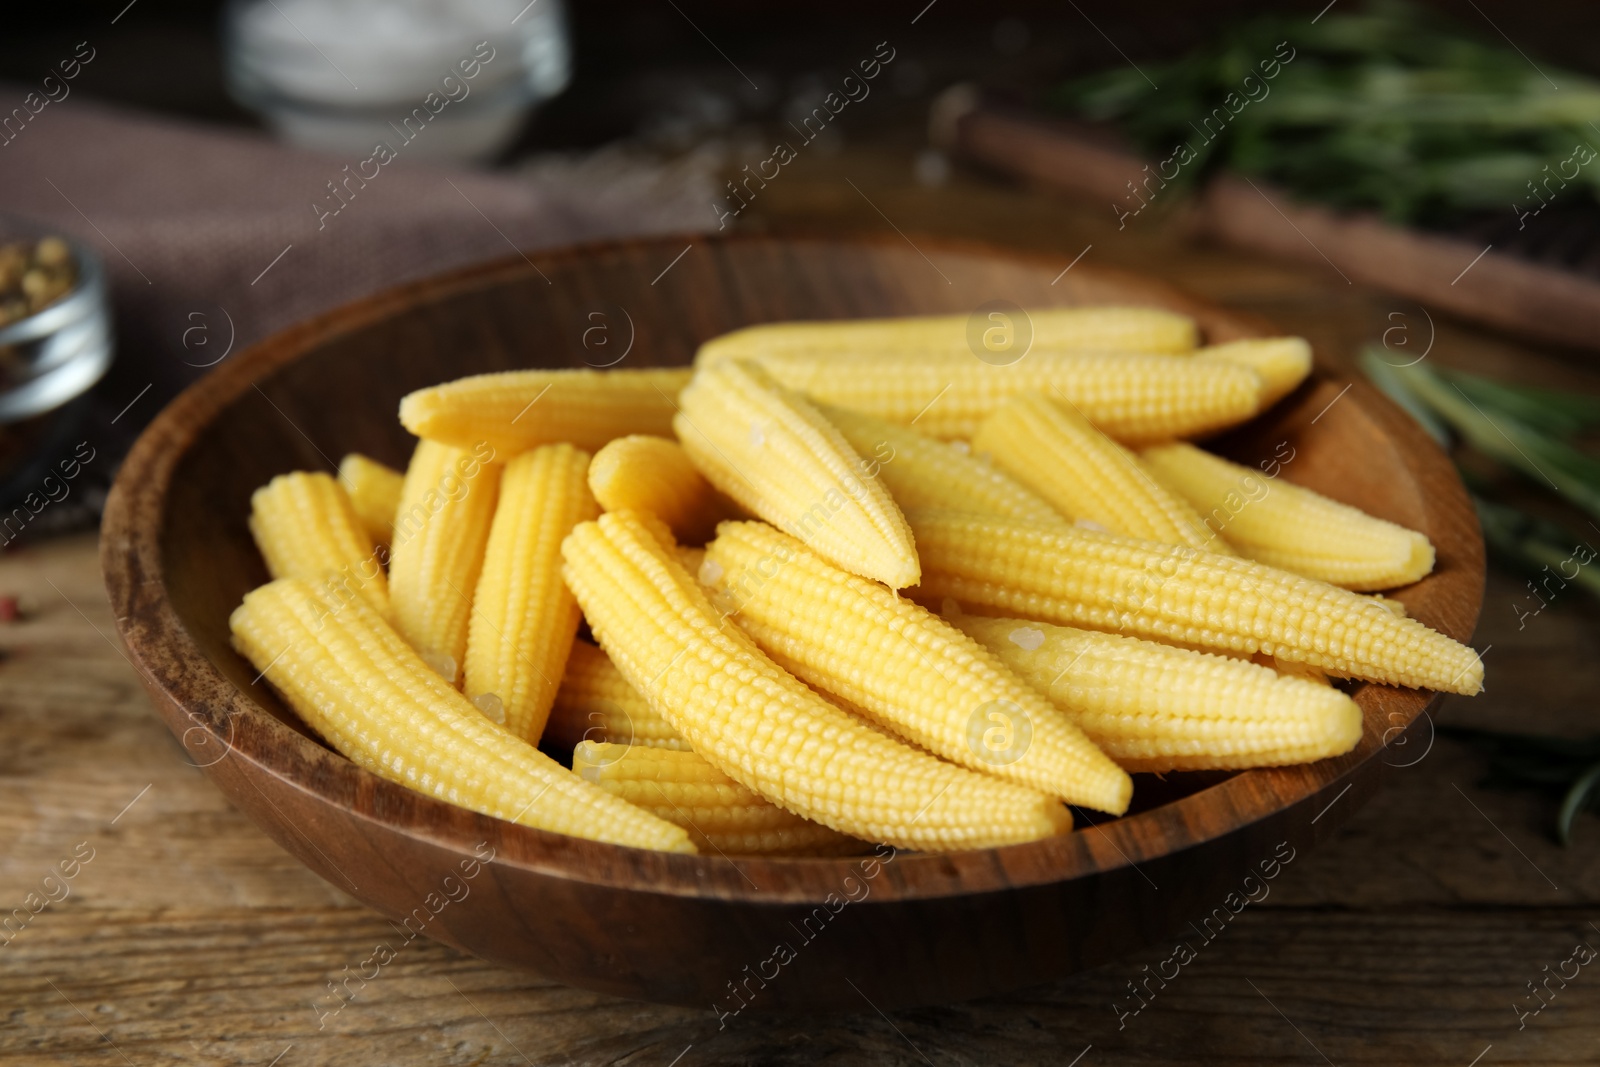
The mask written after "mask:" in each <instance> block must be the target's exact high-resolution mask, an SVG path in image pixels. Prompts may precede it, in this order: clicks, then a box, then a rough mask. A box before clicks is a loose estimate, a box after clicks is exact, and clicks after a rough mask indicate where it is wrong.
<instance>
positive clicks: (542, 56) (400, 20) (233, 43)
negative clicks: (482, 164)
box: [223, 0, 571, 163]
mask: <svg viewBox="0 0 1600 1067" xmlns="http://www.w3.org/2000/svg"><path fill="white" fill-rule="evenodd" d="M223 29H224V38H225V46H226V49H227V65H228V85H229V89H230V91H231V92H232V94H233V96H234V97H235V98H236V99H238V100H239V101H240V102H241V103H242V104H244V105H245V106H246V107H248V108H250V109H252V110H254V111H256V112H257V113H259V114H260V115H261V116H262V117H263V118H264V119H265V120H266V122H267V124H268V125H269V126H270V127H271V128H272V129H273V131H274V132H275V133H277V134H278V135H279V136H280V137H282V138H283V139H284V140H287V141H289V142H291V143H294V144H299V145H303V146H305V147H308V148H316V149H320V150H324V151H328V152H333V153H360V154H361V156H362V157H367V156H369V155H371V154H374V153H376V154H377V155H379V156H381V157H383V158H380V159H379V160H378V162H379V163H383V162H387V161H388V159H391V158H397V157H399V158H406V159H426V160H434V161H482V160H488V159H492V158H493V157H495V156H496V155H498V154H499V153H500V152H502V151H503V150H504V149H505V148H506V146H507V145H509V144H510V143H511V141H512V140H513V139H514V138H515V137H516V135H517V133H518V132H519V131H520V130H521V128H522V125H523V123H524V121H525V120H526V119H527V117H528V115H529V114H530V113H531V112H532V110H533V109H534V108H535V107H537V106H538V105H539V104H540V103H541V102H543V101H545V100H548V99H549V98H550V97H553V96H555V95H556V94H557V93H559V92H561V90H562V89H564V88H565V87H566V85H567V82H568V81H569V80H570V78H571V49H570V45H569V43H568V39H567V20H566V12H565V9H564V7H563V3H562V0H532V2H529V0H230V2H229V4H228V5H227V8H226V11H225V13H224V26H223ZM379 146H382V147H381V148H380V147H379Z"/></svg>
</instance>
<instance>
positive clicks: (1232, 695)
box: [950, 615, 1362, 772]
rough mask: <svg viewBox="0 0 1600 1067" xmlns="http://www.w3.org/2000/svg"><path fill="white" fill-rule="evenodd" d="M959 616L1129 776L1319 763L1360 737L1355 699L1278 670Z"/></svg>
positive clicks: (1087, 633)
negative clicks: (1142, 773) (1129, 774)
mask: <svg viewBox="0 0 1600 1067" xmlns="http://www.w3.org/2000/svg"><path fill="white" fill-rule="evenodd" d="M950 621H951V622H952V623H954V624H955V625H956V626H958V627H960V628H961V629H962V630H964V631H965V632H966V633H967V634H968V635H970V636H971V637H973V638H974V639H976V640H977V641H978V642H979V643H980V644H982V645H984V646H985V647H987V648H988V649H989V650H990V651H991V652H993V653H994V654H995V656H997V657H998V658H999V659H1000V661H1001V662H1002V663H1004V664H1005V665H1006V666H1007V667H1009V668H1011V669H1012V670H1013V671H1015V672H1016V673H1017V675H1018V677H1020V678H1022V679H1023V680H1024V681H1026V682H1027V683H1028V684H1030V685H1032V686H1034V687H1035V688H1036V689H1038V690H1039V691H1040V692H1041V693H1044V694H1045V695H1046V696H1048V697H1049V698H1050V699H1051V700H1052V701H1054V702H1055V704H1056V706H1057V707H1059V708H1060V709H1061V710H1062V711H1064V712H1066V713H1067V715H1068V717H1069V718H1071V719H1072V721H1073V722H1075V723H1077V724H1078V726H1079V727H1080V728H1081V729H1082V730H1083V732H1084V733H1086V734H1088V735H1089V737H1090V739H1091V740H1093V741H1094V742H1095V743H1096V744H1098V745H1099V746H1100V747H1101V748H1102V749H1104V750H1105V752H1106V753H1107V755H1109V756H1110V757H1111V758H1112V759H1114V760H1116V761H1117V762H1118V763H1119V764H1121V765H1122V766H1123V767H1125V768H1127V769H1128V770H1130V771H1158V772H1159V771H1178V770H1236V769H1242V768H1245V767H1274V766H1282V765H1284V764H1290V763H1309V762H1311V761H1313V760H1319V759H1326V758H1327V757H1329V756H1338V755H1342V754H1344V753H1346V752H1348V751H1350V750H1351V749H1352V748H1354V747H1355V745H1356V742H1358V741H1360V740H1361V725H1362V723H1361V709H1360V708H1358V707H1357V706H1356V702H1355V701H1353V700H1351V699H1350V698H1349V697H1348V696H1346V695H1345V694H1343V693H1341V692H1339V690H1337V689H1334V688H1333V687H1332V686H1329V685H1324V684H1319V683H1317V682H1313V681H1308V680H1306V679H1304V678H1294V677H1289V676H1287V675H1282V674H1279V673H1277V672H1276V671H1274V670H1273V669H1272V668H1271V667H1258V666H1256V665H1255V664H1254V663H1247V662H1245V661H1244V660H1238V659H1233V658H1231V657H1228V656H1215V655H1211V654H1209V653H1205V652H1191V651H1189V650H1187V649H1182V648H1173V647H1172V646H1171V645H1163V644H1158V643H1157V642H1154V641H1142V640H1140V639H1139V638H1137V637H1121V636H1118V635H1116V634H1104V633H1096V632H1094V631H1092V630H1078V629H1073V628H1072V627H1068V626H1053V625H1051V624H1050V623H1047V622H1026V621H1023V620H1021V619H986V618H979V617H978V616H976V615H958V616H956V617H955V618H952V619H951V620H950Z"/></svg>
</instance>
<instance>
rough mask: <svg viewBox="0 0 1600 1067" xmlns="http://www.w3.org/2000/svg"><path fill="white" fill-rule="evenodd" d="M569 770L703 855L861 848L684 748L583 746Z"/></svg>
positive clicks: (826, 852) (821, 852)
mask: <svg viewBox="0 0 1600 1067" xmlns="http://www.w3.org/2000/svg"><path fill="white" fill-rule="evenodd" d="M572 769H573V771H574V772H575V773H577V774H578V775H580V776H581V777H583V778H585V779H587V780H588V781H591V782H593V783H594V784H595V785H597V786H599V787H600V788H601V789H604V790H605V791H606V792H608V793H610V794H611V795H613V796H618V797H621V798H622V799H623V800H626V801H627V802H628V803H630V804H632V805H634V806H635V807H638V808H642V809H644V810H645V811H648V812H649V813H650V814H652V815H654V816H656V817H657V818H660V819H665V820H666V821H667V822H670V823H672V824H673V825H675V826H681V827H683V828H684V829H685V830H687V831H689V840H691V841H693V842H694V844H695V847H696V848H698V849H701V850H703V851H706V852H720V853H726V854H733V855H741V854H742V855H767V856H840V855H847V854H849V853H851V852H860V851H863V850H864V849H865V848H866V845H865V844H864V843H863V842H861V841H857V840H856V839H855V838H853V837H846V836H845V835H844V834H841V833H839V832H838V831H837V830H830V829H828V828H827V827H826V826H823V825H822V824H821V823H814V822H812V821H810V820H809V819H802V818H801V817H800V816H798V815H795V814H793V813H792V812H787V811H784V810H783V809H782V808H780V807H778V806H777V805H776V804H771V803H768V802H767V801H765V800H762V799H761V798H760V797H759V796H757V795H756V794H754V793H752V792H750V790H748V789H746V788H745V787H744V786H742V785H740V784H739V783H738V782H736V781H734V780H733V779H732V778H729V777H728V776H727V775H725V774H723V773H722V772H721V771H719V770H717V769H716V768H715V767H713V766H712V765H711V764H709V763H707V762H706V760H705V757H703V756H700V755H697V754H696V753H693V752H689V751H686V750H685V751H673V750H672V749H666V748H642V747H638V746H630V745H614V744H605V743H603V742H596V741H583V742H580V743H579V744H578V745H577V746H576V747H575V748H574V749H573V751H572Z"/></svg>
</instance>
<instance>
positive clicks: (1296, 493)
mask: <svg viewBox="0 0 1600 1067" xmlns="http://www.w3.org/2000/svg"><path fill="white" fill-rule="evenodd" d="M1144 459H1145V462H1146V463H1147V464H1148V465H1149V466H1150V468H1151V470H1152V471H1154V473H1155V475H1156V477H1157V478H1159V479H1161V480H1162V481H1163V482H1165V483H1166V484H1167V485H1170V486H1171V487H1172V488H1173V489H1174V490H1176V491H1177V492H1179V493H1181V494H1183V496H1185V497H1187V498H1188V500H1189V501H1190V503H1192V504H1193V505H1194V506H1195V508H1196V509H1197V510H1198V511H1199V512H1200V513H1201V514H1202V515H1205V516H1206V523H1207V525H1208V526H1209V527H1210V528H1211V529H1214V530H1216V531H1217V532H1218V533H1220V534H1221V535H1222V536H1223V538H1224V539H1225V540H1227V541H1228V543H1229V544H1231V545H1233V547H1234V548H1236V549H1238V551H1239V554H1240V555H1242V556H1245V557H1247V558H1249V559H1254V560H1259V561H1260V562H1262V563H1268V564H1271V565H1272V566H1274V567H1281V568H1282V569H1283V570H1286V571H1293V572H1295V573H1296V574H1303V575H1305V576H1306V577H1308V578H1316V579H1318V580H1319V581H1324V582H1329V583H1331V584H1333V585H1339V586H1343V587H1344V588H1346V589H1357V590H1370V589H1392V588H1394V587H1395V586H1399V585H1408V584H1410V583H1411V582H1414V581H1416V580H1418V579H1419V578H1422V577H1423V576H1424V575H1426V574H1428V573H1429V572H1430V571H1432V570H1433V545H1432V544H1430V543H1429V541H1428V539H1427V538H1426V537H1425V536H1423V535H1422V534H1420V533H1417V532H1415V531H1414V530H1408V529H1406V528H1405V527H1403V526H1397V525H1396V524H1394V523H1392V522H1386V521H1385V520H1383V519H1375V518H1373V517H1372V516H1371V515H1368V514H1366V513H1365V512H1362V511H1359V510H1357V509H1356V508H1353V507H1350V506H1349V505H1348V504H1341V503H1339V502H1338V501H1336V500H1329V499H1328V498H1327V497H1325V496H1322V495H1321V494H1320V493H1314V492H1312V491H1311V490H1309V489H1304V488H1302V487H1300V486H1298V485H1294V484H1293V483H1291V482H1288V481H1285V480H1284V479H1282V478H1267V477H1265V476H1263V475H1262V474H1260V473H1258V472H1257V471H1254V470H1251V469H1250V468H1249V467H1241V466H1239V465H1238V464H1235V463H1229V462H1228V461H1227V460H1225V459H1222V458H1220V457H1218V456H1213V455H1212V454H1211V453H1209V452H1206V451H1203V450H1201V449H1198V448H1195V447H1194V446H1193V445H1187V444H1170V445H1158V446H1155V447H1153V448H1148V449H1146V450H1145V451H1144Z"/></svg>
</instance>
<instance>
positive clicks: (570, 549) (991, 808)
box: [562, 511, 1071, 851]
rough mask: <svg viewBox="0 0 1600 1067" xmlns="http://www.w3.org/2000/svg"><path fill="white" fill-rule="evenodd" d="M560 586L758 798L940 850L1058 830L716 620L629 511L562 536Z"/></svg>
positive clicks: (700, 746) (696, 738)
mask: <svg viewBox="0 0 1600 1067" xmlns="http://www.w3.org/2000/svg"><path fill="white" fill-rule="evenodd" d="M562 552H563V555H564V556H565V558H566V561H567V563H566V567H565V570H564V572H563V573H564V574H565V576H566V579H567V584H568V586H570V587H571V589H572V591H573V593H574V594H575V595H576V596H577V598H578V603H579V604H580V605H582V607H583V612H584V615H585V616H586V617H587V618H588V620H589V624H590V626H591V627H592V628H593V629H594V632H595V636H596V637H598V638H599V640H600V644H601V646H602V647H603V648H605V649H606V651H607V652H608V653H610V655H611V659H612V662H614V663H615V664H616V665H617V669H618V670H620V671H621V672H622V673H623V675H624V676H625V677H626V678H627V679H628V680H629V681H630V682H632V683H633V684H634V686H635V687H636V688H637V689H638V690H639V692H640V693H641V694H643V696H644V697H645V699H646V700H647V701H649V703H650V706H651V707H652V708H654V709H655V710H656V711H657V712H658V713H660V714H661V715H662V717H664V718H665V719H666V720H667V721H668V722H670V723H672V725H673V726H674V727H676V728H677V730H678V732H679V733H681V734H682V735H683V736H684V738H685V740H687V741H688V742H689V743H690V745H692V746H693V748H694V750H695V751H696V752H698V753H700V754H701V755H702V756H704V757H705V758H706V759H707V760H709V761H710V762H711V763H712V764H713V765H714V766H715V767H716V768H717V769H718V770H720V771H722V772H723V773H724V774H726V775H728V776H729V777H730V778H732V779H734V780H735V781H737V782H738V783H739V784H741V785H743V786H744V787H745V788H746V789H749V790H750V791H752V792H754V793H757V794H759V795H760V796H762V797H764V798H766V799H767V800H768V801H770V802H772V803H773V804H776V805H777V806H779V807H781V808H784V809H785V810H787V811H791V812H794V813H795V814H797V815H803V816H805V817H806V818H808V819H811V820H812V821H813V822H820V823H823V824H824V825H826V826H830V827H832V828H833V829H835V830H838V831H839V832H840V833H843V834H848V835H850V836H852V837H858V838H861V839H862V840H865V841H887V842H889V843H891V844H894V845H898V846H902V847H906V848H916V849H923V850H940V851H948V850H953V849H962V848H982V847H987V846H993V845H1001V844H1010V843H1014V842H1019V841H1032V840H1036V839H1038V838H1041V837H1049V836H1051V835H1054V834H1057V833H1061V832H1064V831H1065V830H1067V829H1068V828H1069V827H1070V826H1071V816H1070V814H1069V813H1068V811H1067V809H1066V808H1065V807H1064V806H1063V805H1062V804H1060V803H1059V802H1058V801H1055V800H1052V799H1051V798H1049V797H1047V796H1045V795H1044V794H1043V793H1038V792H1035V791H1033V790H1031V789H1025V788H1023V787H1022V786H1018V785H1013V784H1012V783H1010V782H1006V781H1002V780H1001V779H998V778H991V777H989V776H988V775H980V774H975V773H974V772H972V771H969V770H966V769H964V768H961V767H957V766H955V765H954V764H950V763H945V762H943V761H941V760H938V759H935V758H934V757H933V756H930V755H928V754H927V753H925V752H919V751H917V750H916V749H914V748H911V747H910V746H908V745H904V744H901V743H900V742H898V741H894V740H891V739H889V738H887V737H884V736H883V735H882V734H881V733H879V732H878V731H877V730H876V729H875V728H873V727H871V726H869V725H867V724H866V723H863V722H862V721H861V720H859V719H855V718H852V717H851V716H850V715H847V714H846V713H845V712H843V711H840V710H839V709H838V708H836V707H834V706H833V705H831V704H829V703H828V702H827V701H825V700H823V699H822V698H821V697H820V696H818V695H817V694H816V693H814V692H813V691H812V690H810V689H808V688H807V687H806V686H805V685H804V684H803V683H801V682H800V681H799V680H797V679H796V678H794V677H793V676H792V675H790V674H788V673H787V672H786V671H784V670H782V669H781V668H780V667H778V666H777V665H776V664H775V663H773V662H772V661H771V660H770V659H768V658H767V657H766V656H765V655H763V654H762V653H761V651H760V650H759V649H757V648H756V646H755V644H754V643H753V642H752V641H751V640H750V639H749V638H748V637H746V636H745V635H744V634H743V633H742V632H740V631H739V629H738V627H736V626H734V625H733V624H731V623H727V622H725V621H724V620H720V619H719V618H718V616H717V612H716V610H715V609H714V608H713V607H712V606H711V603H710V602H709V601H708V600H707V599H706V596H705V593H704V592H703V591H702V590H701V588H700V586H699V585H698V584H697V583H696V582H695V581H694V579H693V578H692V577H690V575H689V573H688V572H687V571H685V570H684V569H683V567H682V566H680V565H679V564H678V562H677V560H676V558H675V557H674V556H673V554H672V552H671V550H670V549H668V548H667V547H666V546H664V545H662V544H661V543H660V542H659V541H657V540H656V538H655V536H654V535H653V534H652V533H651V532H650V530H649V529H648V528H647V527H646V526H645V525H644V524H643V523H642V522H640V521H639V520H638V518H637V517H636V516H634V515H633V514H632V513H630V512H625V511H612V512H607V513H606V514H604V515H602V516H600V518H599V519H598V520H596V521H595V522H586V523H583V524H582V525H580V526H579V527H578V528H577V529H576V530H574V531H573V532H572V534H571V535H570V536H569V537H568V538H567V540H566V543H565V544H564V545H563V546H562Z"/></svg>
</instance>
